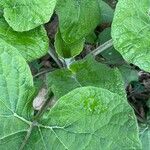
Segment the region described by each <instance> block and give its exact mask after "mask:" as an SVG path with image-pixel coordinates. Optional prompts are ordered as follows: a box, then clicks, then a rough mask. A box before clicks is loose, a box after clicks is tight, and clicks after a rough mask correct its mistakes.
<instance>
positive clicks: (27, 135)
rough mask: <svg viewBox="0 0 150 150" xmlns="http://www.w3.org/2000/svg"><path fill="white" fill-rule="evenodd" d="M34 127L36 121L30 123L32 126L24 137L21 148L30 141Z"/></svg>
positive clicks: (21, 149)
mask: <svg viewBox="0 0 150 150" xmlns="http://www.w3.org/2000/svg"><path fill="white" fill-rule="evenodd" d="M33 127H34V122H33V123H32V124H31V125H30V127H29V129H28V131H27V134H26V136H25V139H24V141H23V143H22V144H21V146H20V149H19V150H23V148H24V146H25V145H26V143H27V141H28V139H29V137H30V135H31V132H32V129H33Z"/></svg>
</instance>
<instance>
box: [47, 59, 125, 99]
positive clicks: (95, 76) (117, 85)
mask: <svg viewBox="0 0 150 150" xmlns="http://www.w3.org/2000/svg"><path fill="white" fill-rule="evenodd" d="M47 82H48V86H49V87H51V89H52V90H53V92H54V94H55V96H56V97H57V98H60V97H61V96H63V95H65V94H67V93H68V92H69V91H71V90H73V89H75V88H77V87H84V86H95V87H103V88H105V89H109V90H110V91H111V92H114V93H118V94H120V95H122V96H123V97H125V92H124V87H123V82H122V77H121V75H120V73H119V71H118V70H116V69H110V68H108V67H107V66H106V65H103V64H100V63H97V62H96V61H95V60H94V59H93V58H92V57H89V58H87V59H85V60H82V61H78V62H76V63H75V64H72V65H71V67H70V70H68V69H61V70H56V71H54V72H51V73H49V74H48V76H47Z"/></svg>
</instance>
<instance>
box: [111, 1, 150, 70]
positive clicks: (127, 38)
mask: <svg viewBox="0 0 150 150" xmlns="http://www.w3.org/2000/svg"><path fill="white" fill-rule="evenodd" d="M112 38H113V40H114V46H115V48H116V49H117V50H118V51H119V52H120V53H121V54H122V55H123V57H124V58H125V59H126V60H127V61H129V62H130V63H133V64H135V65H137V66H139V67H141V68H142V69H145V70H146V71H150V61H149V60H150V3H149V0H142V1H140V0H119V2H118V4H117V7H116V11H115V16H114V20H113V25H112Z"/></svg>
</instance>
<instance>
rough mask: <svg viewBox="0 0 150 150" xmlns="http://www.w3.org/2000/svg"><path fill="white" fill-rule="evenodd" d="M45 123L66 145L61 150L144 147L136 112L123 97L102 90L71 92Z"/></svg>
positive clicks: (51, 112) (111, 149) (90, 89)
mask: <svg viewBox="0 0 150 150" xmlns="http://www.w3.org/2000/svg"><path fill="white" fill-rule="evenodd" d="M42 123H43V124H44V125H48V126H53V127H55V128H53V129H52V131H53V132H54V133H55V135H57V138H58V139H59V141H61V143H62V144H63V146H64V148H62V149H68V150H76V149H79V150H81V149H86V150H93V149H94V150H100V149H102V150H115V149H118V150H119V149H126V148H128V149H140V147H141V146H140V142H139V137H138V130H137V124H136V119H135V116H134V113H133V110H132V109H131V107H130V106H129V105H128V104H127V102H126V100H125V99H123V98H122V97H121V96H119V95H117V94H114V93H111V92H110V91H109V90H106V89H102V88H94V87H84V88H77V89H75V90H73V91H71V92H70V93H68V94H67V95H65V96H63V97H62V98H60V99H59V101H58V102H57V104H56V105H55V107H53V108H52V109H51V111H50V112H49V114H48V115H47V117H46V116H45V117H44V120H43V121H42ZM52 131H49V132H52ZM47 134H49V133H48V131H47ZM43 137H44V136H43ZM68 137H69V138H68ZM44 139H46V138H44ZM49 139H53V138H52V137H49ZM49 142H50V140H49ZM52 144H53V143H51V145H52ZM39 146H40V145H39Z"/></svg>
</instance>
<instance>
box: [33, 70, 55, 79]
mask: <svg viewBox="0 0 150 150" xmlns="http://www.w3.org/2000/svg"><path fill="white" fill-rule="evenodd" d="M51 70H52V69H47V70H44V71H41V72H39V73H37V74H36V75H34V76H33V78H36V77H38V76H40V75H43V74H45V73H48V72H49V71H51Z"/></svg>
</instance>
